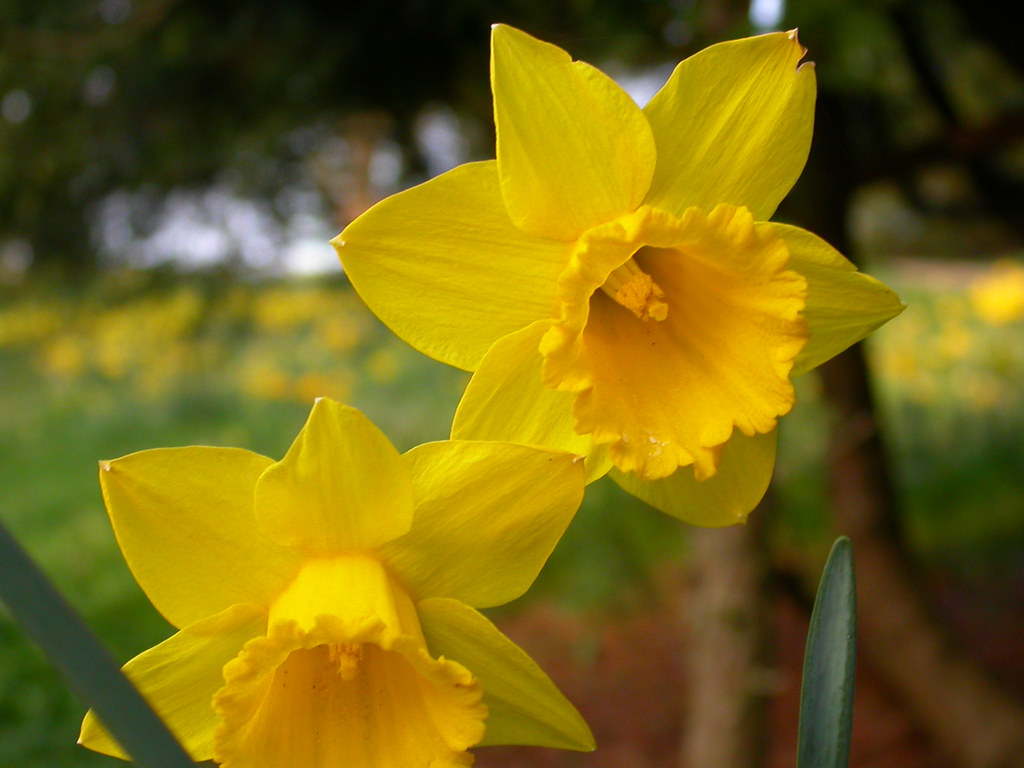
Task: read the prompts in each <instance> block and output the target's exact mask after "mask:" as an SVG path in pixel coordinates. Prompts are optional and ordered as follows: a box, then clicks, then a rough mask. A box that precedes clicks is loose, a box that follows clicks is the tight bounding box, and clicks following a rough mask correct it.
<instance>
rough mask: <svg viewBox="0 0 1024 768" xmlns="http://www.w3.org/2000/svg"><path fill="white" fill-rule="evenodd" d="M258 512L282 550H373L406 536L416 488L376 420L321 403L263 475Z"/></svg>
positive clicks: (325, 401)
mask: <svg viewBox="0 0 1024 768" xmlns="http://www.w3.org/2000/svg"><path fill="white" fill-rule="evenodd" d="M255 507H256V519H257V522H258V523H259V524H260V526H261V527H262V528H263V529H264V530H265V531H266V532H267V535H268V536H270V537H271V538H272V539H273V540H275V541H277V542H278V543H280V544H283V545H285V546H288V547H296V548H299V549H302V550H303V551H305V552H308V553H315V554H318V555H330V554H335V553H338V552H343V551H345V550H353V549H371V548H373V547H376V546H378V545H380V544H383V543H384V542H386V541H390V540H391V539H394V538H397V537H399V536H401V535H402V534H404V533H405V532H406V531H408V530H409V526H410V525H411V524H412V515H413V498H412V482H411V480H410V478H409V471H408V469H407V468H406V466H405V462H404V461H403V460H402V457H401V455H400V454H399V453H398V451H397V450H395V447H394V446H393V445H392V444H391V443H390V442H389V441H388V439H387V438H386V437H385V436H384V434H383V433H382V432H381V431H380V430H379V429H377V427H376V426H374V424H373V422H371V421H370V420H369V419H368V418H366V417H365V416H364V415H363V414H362V413H360V412H359V411H357V410H356V409H355V408H350V407H348V406H345V405H341V404H340V403H336V402H334V401H333V400H329V399H327V398H320V399H319V400H317V402H316V404H315V405H314V406H313V410H312V411H311V412H310V414H309V419H308V420H307V421H306V425H305V426H304V427H303V428H302V431H301V432H299V436H298V437H296V438H295V442H294V443H292V446H291V448H289V449H288V453H287V454H286V455H285V457H284V458H283V459H281V461H279V462H277V463H276V464H273V465H272V466H270V467H268V468H267V469H266V471H265V472H264V473H263V474H262V475H261V476H260V479H259V481H258V482H257V484H256V503H255Z"/></svg>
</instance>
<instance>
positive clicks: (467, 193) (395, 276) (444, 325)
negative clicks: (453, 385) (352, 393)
mask: <svg viewBox="0 0 1024 768" xmlns="http://www.w3.org/2000/svg"><path fill="white" fill-rule="evenodd" d="M331 242H332V244H333V245H334V247H335V248H336V249H337V251H338V255H339V256H340V258H341V263H342V264H343V265H344V267H345V273H346V274H347V275H348V277H349V279H350V280H351V281H352V284H353V285H354V286H355V288H356V290H357V291H358V292H359V295H360V296H361V297H362V298H363V300H364V301H365V302H366V303H367V305H368V306H369V307H370V309H372V310H373V312H374V313H375V314H376V315H377V316H378V317H379V318H380V319H381V320H382V321H384V323H385V325H387V326H388V327H389V328H391V330H393V331H394V332H395V333H396V334H398V335H399V336H400V337H401V338H402V339H404V340H405V341H406V342H408V343H409V344H411V345H412V346H413V347H415V348H416V349H418V350H420V351H421V352H423V353H424V354H427V355H430V356H431V357H433V358H436V359H437V360H440V361H442V362H444V363H447V364H448V365H454V366H456V367H458V368H463V369H465V370H473V369H475V368H476V366H477V364H478V363H479V362H480V358H481V357H483V355H484V352H486V351H487V348H488V347H489V346H490V345H491V343H492V342H493V341H494V340H495V339H498V338H500V337H502V336H504V335H505V334H507V333H511V332H512V331H515V330H518V329H519V328H522V327H523V326H526V325H529V324H530V323H532V322H533V321H534V320H537V319H539V318H543V317H550V316H551V314H552V313H553V312H554V310H555V306H556V300H555V282H556V280H557V278H558V274H559V272H560V271H561V270H562V268H563V267H564V265H565V261H566V259H567V258H568V254H567V246H566V244H565V243H561V242H556V241H553V240H548V239H545V238H539V237H533V236H531V235H527V234H524V233H523V232H521V231H520V230H518V229H516V227H515V226H513V224H512V222H511V220H510V219H509V217H508V214H507V213H506V212H505V204H504V202H503V201H502V198H501V190H500V189H499V187H498V172H497V165H496V163H495V161H493V160H490V161H487V162H482V163H469V164H466V165H462V166H459V167H458V168H455V169H454V170H452V171H449V172H448V173H445V174H443V175H441V176H438V177H437V178H436V179H432V180H431V181H428V182H426V183H425V184H421V185H419V186H417V187H413V188H412V189H409V190H406V191H405V192H401V193H399V194H397V195H394V196H392V197H389V198H387V199H386V200H383V201H381V202H380V203H378V204H377V205H375V206H374V207H373V208H371V209H370V210H369V211H367V212H366V213H364V214H363V215H362V216H360V217H359V218H358V219H356V220H355V221H354V222H352V223H351V224H349V225H348V227H346V228H345V231H344V232H342V233H341V234H340V235H338V237H336V238H335V239H334V240H332V241H331Z"/></svg>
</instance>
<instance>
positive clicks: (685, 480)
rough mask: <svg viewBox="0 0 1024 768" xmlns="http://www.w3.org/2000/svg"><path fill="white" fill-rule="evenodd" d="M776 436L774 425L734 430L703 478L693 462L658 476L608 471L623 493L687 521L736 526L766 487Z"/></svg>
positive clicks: (705, 524) (768, 480) (759, 499)
mask: <svg viewBox="0 0 1024 768" xmlns="http://www.w3.org/2000/svg"><path fill="white" fill-rule="evenodd" d="M777 436H778V432H777V431H776V430H772V431H771V432H769V433H767V434H763V435H762V434H759V435H754V436H753V437H747V436H746V435H744V434H743V433H741V432H737V433H735V434H734V435H733V436H732V438H731V439H730V440H729V442H727V443H726V444H725V445H724V446H723V447H722V454H721V459H720V461H719V464H718V472H717V473H715V475H714V476H712V477H709V478H708V479H707V480H697V479H696V478H695V477H694V473H693V468H692V467H680V468H679V469H678V470H676V472H675V473H674V474H672V475H669V476H668V477H664V478H661V479H660V480H644V479H642V478H640V477H637V476H636V475H635V474H633V473H632V472H622V471H620V470H618V469H614V468H613V469H612V471H611V472H610V473H609V474H610V475H611V477H612V479H613V480H614V481H615V482H616V483H618V484H619V485H620V486H621V487H622V489H623V490H624V491H626V492H627V493H630V494H632V495H633V496H636V497H637V498H638V499H642V500H643V501H646V502H647V503H648V504H650V505H651V506H652V507H654V508H655V509H660V510H661V511H662V512H666V513H667V514H670V515H672V516H673V517H678V518H679V519H680V520H682V521H684V522H687V523H690V524H691V525H699V526H703V527H706V528H717V527H721V526H726V525H735V524H736V523H742V522H745V521H746V519H747V515H748V514H749V513H750V511H751V510H752V509H753V508H754V507H756V506H757V504H758V502H760V501H761V499H762V497H763V496H764V494H765V491H767V490H768V483H769V482H770V481H771V478H772V471H773V470H774V469H775V449H776V444H777V442H778V441H777Z"/></svg>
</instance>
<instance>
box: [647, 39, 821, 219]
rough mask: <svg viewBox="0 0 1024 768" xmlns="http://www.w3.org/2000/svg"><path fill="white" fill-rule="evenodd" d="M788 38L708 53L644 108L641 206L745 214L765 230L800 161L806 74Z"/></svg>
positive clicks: (807, 103) (811, 84)
mask: <svg viewBox="0 0 1024 768" xmlns="http://www.w3.org/2000/svg"><path fill="white" fill-rule="evenodd" d="M804 53H806V49H805V48H804V47H803V46H802V45H800V43H799V41H798V40H797V37H796V31H795V30H794V31H792V32H774V33H772V34H768V35H761V36H759V37H750V38H746V39H744V40H734V41H730V42H726V43H720V44H718V45H713V46H711V47H710V48H706V49H704V50H703V51H701V52H699V53H697V54H695V55H693V56H691V57H690V58H688V59H686V60H685V61H683V62H681V63H680V64H679V65H678V66H677V67H676V69H675V71H674V72H673V73H672V76H671V77H670V78H669V80H668V82H667V83H666V84H665V86H664V87H663V88H662V89H661V90H660V91H659V92H658V93H657V94H656V95H655V97H654V98H653V99H651V101H650V103H649V104H648V105H647V106H646V107H645V108H644V114H645V115H647V119H648V120H649V121H650V125H651V128H652V129H653V131H654V138H655V142H656V143H657V147H658V165H657V168H656V169H655V171H654V178H653V180H652V181H651V189H650V192H649V193H648V195H647V198H646V200H645V201H644V202H647V203H649V204H651V205H655V206H658V207H660V208H664V209H666V210H668V211H670V212H672V213H674V214H676V215H677V216H679V215H681V214H682V212H683V211H685V210H686V209H687V208H688V207H690V206H691V205H696V206H698V207H701V208H703V209H704V210H711V209H712V208H713V207H714V206H716V205H718V204H719V203H731V204H732V205H737V206H746V207H747V208H749V209H750V210H751V211H752V212H753V214H754V218H755V219H756V220H758V221H763V220H767V219H769V218H770V217H771V215H772V214H773V213H774V212H775V208H776V207H777V206H778V204H779V202H780V201H781V200H782V198H784V197H785V196H786V194H787V193H788V192H789V190H790V189H791V188H792V186H793V184H794V182H796V179H797V177H798V176H799V175H800V172H801V171H802V170H803V167H804V163H805V162H806V161H807V153H808V151H809V149H810V146H811V131H812V129H813V127H814V99H815V93H816V84H815V78H814V66H813V64H810V63H808V64H803V65H801V64H800V60H801V59H802V58H803V56H804Z"/></svg>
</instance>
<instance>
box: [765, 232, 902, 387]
mask: <svg viewBox="0 0 1024 768" xmlns="http://www.w3.org/2000/svg"><path fill="white" fill-rule="evenodd" d="M758 226H759V227H760V228H764V229H771V230H772V231H774V232H775V234H776V235H778V236H779V237H781V238H782V239H783V240H784V241H785V242H786V245H787V246H788V247H789V265H790V269H792V270H794V271H796V272H799V273H800V274H801V275H803V276H804V278H806V280H807V307H806V309H805V310H804V318H805V319H806V320H807V326H808V330H809V332H810V339H809V340H808V342H807V346H805V347H804V348H803V349H802V350H801V351H800V354H799V355H798V356H797V358H796V362H795V363H794V364H793V375H794V376H796V375H797V374H800V373H804V372H805V371H809V370H810V369H811V368H814V367H815V366H818V365H821V364H822V363H823V362H825V361H826V360H828V359H830V358H831V357H833V356H835V355H837V354H839V353H840V352H842V351H843V350H844V349H846V348H847V347H848V346H850V345H851V344H853V343H855V342H857V341H860V340H861V339H863V338H864V337H865V336H867V335H868V334H869V333H871V332H872V331H873V330H875V329H876V328H878V327H879V326H881V325H883V324H884V323H886V322H888V321H889V320H891V319H892V318H894V317H895V316H896V315H898V314H899V313H900V312H902V311H903V310H904V308H905V305H904V304H903V302H901V301H900V297H899V296H897V295H896V294H895V293H894V292H893V291H892V290H891V289H889V288H888V287H887V286H885V285H883V284H882V283H880V282H879V281H878V280H876V279H875V278H873V277H871V276H870V275H865V274H864V273H863V272H859V271H858V270H857V268H856V267H855V266H853V264H851V263H850V262H849V261H847V260H846V259H845V258H844V257H843V255H842V254H841V253H839V251H837V250H836V249H835V248H833V247H832V246H831V245H829V244H828V243H826V242H825V241H824V240H822V239H821V238H820V237H818V236H817V235H814V234H811V233H810V232H808V231H807V230H805V229H800V228H799V227H792V226H788V225H784V224H759V225H758Z"/></svg>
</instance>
